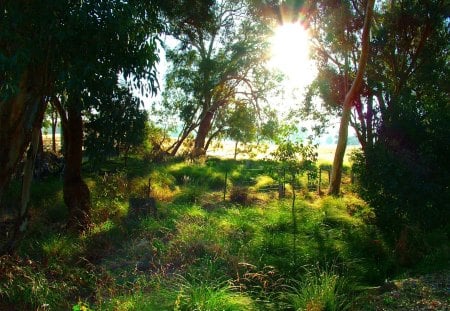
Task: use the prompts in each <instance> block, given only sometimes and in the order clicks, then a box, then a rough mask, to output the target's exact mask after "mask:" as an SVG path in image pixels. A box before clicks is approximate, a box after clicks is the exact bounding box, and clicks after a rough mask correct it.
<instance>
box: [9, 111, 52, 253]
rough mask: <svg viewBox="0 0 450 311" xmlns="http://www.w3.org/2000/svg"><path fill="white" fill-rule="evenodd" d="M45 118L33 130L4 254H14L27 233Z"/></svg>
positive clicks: (38, 121)
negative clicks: (15, 212) (30, 202)
mask: <svg viewBox="0 0 450 311" xmlns="http://www.w3.org/2000/svg"><path fill="white" fill-rule="evenodd" d="M44 106H45V103H44ZM44 110H45V108H43V109H42V111H44ZM43 116H44V115H43V114H42V118H41V119H40V120H37V122H36V124H35V126H34V127H33V130H32V134H31V142H30V146H29V148H28V152H27V158H26V162H25V166H24V168H23V179H22V192H21V199H20V208H19V211H18V217H17V219H16V224H15V227H14V229H13V233H12V235H11V238H10V239H9V241H8V242H7V243H6V245H5V246H4V249H3V250H2V253H12V252H13V251H14V250H15V248H16V246H17V242H18V241H20V238H21V236H22V235H23V233H24V232H25V231H26V229H27V226H28V207H29V205H28V203H29V201H30V190H31V183H32V181H33V171H34V165H35V161H36V156H37V154H38V152H39V149H40V146H39V144H40V143H41V141H40V139H39V138H40V136H41V133H42V132H41V126H42V119H43Z"/></svg>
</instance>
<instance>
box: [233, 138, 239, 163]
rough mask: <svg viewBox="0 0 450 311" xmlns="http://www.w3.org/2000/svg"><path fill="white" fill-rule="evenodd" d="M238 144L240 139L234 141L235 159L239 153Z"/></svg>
mask: <svg viewBox="0 0 450 311" xmlns="http://www.w3.org/2000/svg"><path fill="white" fill-rule="evenodd" d="M238 145H239V141H237V140H236V142H235V143H234V159H235V160H236V158H237V154H238Z"/></svg>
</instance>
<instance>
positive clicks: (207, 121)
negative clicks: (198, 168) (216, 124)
mask: <svg viewBox="0 0 450 311" xmlns="http://www.w3.org/2000/svg"><path fill="white" fill-rule="evenodd" d="M213 117H214V111H207V112H206V114H205V116H204V117H203V119H202V120H201V121H200V125H199V127H198V132H197V136H196V137H195V144H194V150H193V151H192V155H193V156H195V157H197V156H202V155H205V153H206V150H205V142H206V137H207V136H208V133H209V131H210V130H211V123H212V119H213Z"/></svg>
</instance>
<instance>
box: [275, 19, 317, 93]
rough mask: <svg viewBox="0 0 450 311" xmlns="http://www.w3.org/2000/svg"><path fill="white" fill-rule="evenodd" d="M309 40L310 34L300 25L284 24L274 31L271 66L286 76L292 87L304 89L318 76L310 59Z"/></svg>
mask: <svg viewBox="0 0 450 311" xmlns="http://www.w3.org/2000/svg"><path fill="white" fill-rule="evenodd" d="M308 40H309V38H308V33H307V31H306V30H305V29H304V28H303V26H302V25H301V24H300V23H295V24H284V25H282V26H279V27H278V28H277V29H275V31H274V36H273V37H272V40H271V45H272V55H271V60H270V62H269V65H270V66H271V68H274V69H278V70H280V71H281V72H282V73H283V74H285V75H286V78H287V79H288V81H286V84H287V85H288V86H290V87H297V88H299V89H303V88H304V87H305V86H307V85H308V84H309V83H310V82H311V81H312V80H313V79H314V78H315V76H316V74H317V70H316V68H315V66H314V64H313V62H312V61H311V60H310V59H309V42H308Z"/></svg>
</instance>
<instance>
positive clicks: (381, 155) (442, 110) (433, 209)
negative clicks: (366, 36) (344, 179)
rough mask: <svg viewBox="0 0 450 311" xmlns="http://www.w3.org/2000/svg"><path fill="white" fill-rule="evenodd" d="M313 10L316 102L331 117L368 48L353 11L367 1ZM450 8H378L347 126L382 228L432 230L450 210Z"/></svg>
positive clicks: (429, 3)
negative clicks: (411, 225)
mask: <svg viewBox="0 0 450 311" xmlns="http://www.w3.org/2000/svg"><path fill="white" fill-rule="evenodd" d="M315 4H316V5H317V6H313V7H312V8H315V10H314V9H309V10H308V12H310V14H311V15H310V18H309V19H308V21H309V27H310V29H311V30H312V33H313V42H314V44H315V52H316V53H315V55H316V59H317V64H318V69H319V74H318V79H317V80H316V81H315V82H314V83H313V85H312V88H311V92H310V94H309V95H319V96H320V97H321V98H322V99H323V102H324V107H325V108H326V111H327V112H328V113H329V114H330V115H339V114H342V110H343V102H344V98H345V94H346V93H347V90H348V89H349V86H350V84H351V81H352V79H353V78H354V72H356V68H357V60H358V56H359V55H360V54H359V52H358V51H359V50H360V46H361V41H360V40H354V39H353V38H354V35H353V34H358V33H359V32H358V31H357V30H358V29H361V25H362V24H363V17H364V15H363V14H362V10H361V9H358V8H359V7H360V6H354V4H359V5H361V4H365V1H343V2H339V3H337V2H336V3H331V2H323V3H322V2H315ZM449 10H450V8H449V6H448V3H446V1H440V0H426V1H377V2H376V4H375V8H374V18H373V26H372V30H371V36H370V42H369V47H370V53H369V60H368V63H367V67H366V75H365V78H364V79H363V83H362V87H361V89H360V92H358V94H357V96H356V97H355V100H354V102H353V105H352V107H351V116H350V125H351V126H353V128H354V129H355V131H356V133H357V137H358V139H359V141H360V143H361V146H362V151H363V154H362V158H360V161H358V166H359V169H360V174H361V177H362V179H361V180H362V181H363V180H364V182H363V184H362V185H361V186H362V187H363V188H364V189H365V190H364V196H365V197H366V198H368V199H369V200H370V201H371V203H372V204H373V206H376V207H377V210H378V212H379V213H378V216H379V219H382V220H381V221H380V222H381V223H383V222H384V223H385V224H391V225H392V224H394V223H397V224H398V223H399V222H400V221H405V220H406V219H409V220H408V221H411V220H412V219H414V221H415V222H416V223H425V222H429V223H431V219H435V220H438V219H442V218H445V217H442V215H443V214H442V213H443V211H445V210H448V209H446V208H441V207H443V206H446V204H447V206H448V203H446V202H448V195H447V194H448V193H449V192H448V189H447V188H446V186H444V185H448V177H446V175H447V174H444V173H442V172H444V171H446V170H447V168H448V164H447V163H448V161H446V160H444V158H445V157H446V156H444V155H447V154H448V152H449V150H448V145H449V144H448V141H449V137H450V134H449V131H448V126H444V124H446V123H448V121H449V114H448V111H449V109H448V103H449V101H448V98H450V96H449V89H448V83H446V81H448V79H449V74H450V72H449V68H450V66H449V59H450V57H449V51H450V49H449V42H450V40H449V38H450V29H449V22H448V21H449V16H450V11H449ZM349 13H351V14H349ZM311 102H312V101H311ZM413 198H414V199H413ZM419 202H420V203H419ZM393 206H395V207H396V208H392V207H393ZM439 210H440V211H439ZM425 215H427V217H425ZM431 216H433V217H431ZM435 223H438V221H435ZM391 228H392V226H391Z"/></svg>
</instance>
